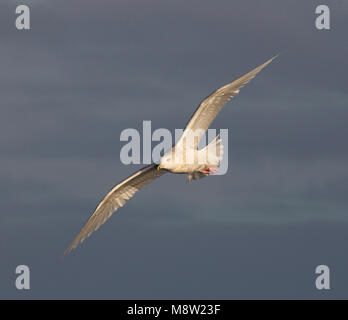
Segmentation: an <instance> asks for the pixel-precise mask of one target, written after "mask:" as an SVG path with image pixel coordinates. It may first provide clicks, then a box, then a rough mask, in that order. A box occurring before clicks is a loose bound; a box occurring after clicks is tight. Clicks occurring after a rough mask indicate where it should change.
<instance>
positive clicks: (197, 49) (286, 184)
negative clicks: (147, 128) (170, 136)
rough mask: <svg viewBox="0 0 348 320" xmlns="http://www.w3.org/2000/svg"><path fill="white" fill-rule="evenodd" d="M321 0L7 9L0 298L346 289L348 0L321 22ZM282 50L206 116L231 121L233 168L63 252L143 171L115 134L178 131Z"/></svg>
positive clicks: (3, 26) (164, 194)
mask: <svg viewBox="0 0 348 320" xmlns="http://www.w3.org/2000/svg"><path fill="white" fill-rule="evenodd" d="M17 4H27V5H29V7H30V10H31V30H25V31H18V30H17V29H16V28H15V24H14V21H15V7H16V5H17ZM318 4H319V2H318V1H302V0H301V1H300V0H286V1H276V0H272V1H271V0H263V1H254V0H234V1H230V0H228V1H227V0H226V1H222V0H218V1H203V0H199V1H198V0H197V1H183V0H175V1H160V0H153V1H148V0H127V1H106V0H102V1H92V0H88V1H87V0H73V1H71V0H69V1H66V0H59V1H58V0H56V1H52V0H51V1H43V0H31V1H29V0H22V1H9V0H5V1H1V4H0V41H1V50H0V65H1V68H0V70H1V72H0V92H1V95H0V113H1V116H0V159H1V160H0V161H1V166H0V193H1V201H0V219H1V221H0V253H1V260H0V298H16V299H17V298H20V299H33V298H44V299H52V298H68V299H70V298H108V299H114V298H117V299H132V298H140V299H141V298H143V299H146V298H147V299H151V298H158V299H171V298H172V299H174V298H181V299H186V298H190V299H195V298H197V299H199V298H206V299H214V298H224V299H230V298H259V299H265V298H278V299H279V298H348V257H347V232H348V210H347V209H348V197H347V193H348V147H347V136H348V89H347V80H346V77H347V67H348V63H347V56H348V39H347V27H348V25H347V18H348V2H347V1H331V0H330V1H326V4H328V5H329V7H330V9H331V30H329V31H328V30H324V31H323V30H322V31H320V30H317V29H316V28H315V18H316V15H315V8H316V6H317V5H318ZM277 53H281V54H280V56H279V58H277V59H276V60H275V61H274V62H272V64H271V65H269V66H268V67H267V68H266V69H264V70H263V71H262V72H261V73H260V74H259V75H258V76H257V77H256V78H255V79H254V80H252V82H251V83H250V84H248V85H247V86H246V87H245V88H243V89H242V90H241V92H240V94H239V95H238V96H237V97H236V98H234V99H233V100H232V101H231V102H229V103H228V104H227V105H226V106H225V107H224V109H223V110H222V112H221V113H220V114H219V115H218V117H217V118H216V120H215V121H214V122H213V124H212V128H216V129H219V128H226V129H228V130H229V148H228V149H229V154H228V157H229V170H228V172H227V174H226V175H223V176H216V177H208V178H206V179H203V180H200V181H193V182H192V183H190V184H188V183H187V182H186V177H184V176H181V175H178V176H175V175H166V176H164V177H162V178H161V179H159V180H157V181H155V182H154V183H153V184H152V185H151V186H149V187H147V188H145V189H144V190H142V191H141V192H139V193H137V195H136V196H135V197H134V199H132V200H131V201H129V202H128V203H127V205H126V206H125V207H123V208H122V209H120V210H119V211H117V213H115V214H114V215H113V216H112V218H111V219H110V220H109V221H108V222H107V223H106V224H105V225H103V226H102V227H101V228H100V229H99V230H98V231H97V232H95V233H94V234H93V235H92V236H91V237H90V238H89V239H88V240H87V241H85V242H84V243H83V244H82V245H81V246H80V247H78V249H77V250H76V251H74V252H73V253H72V254H70V255H69V256H67V257H66V258H65V259H61V255H62V253H63V251H64V250H65V249H66V247H67V246H68V245H69V243H70V242H71V240H72V239H73V238H74V237H75V235H76V234H77V233H78V231H79V230H80V228H81V227H82V225H83V223H84V222H85V221H86V220H87V219H88V217H89V216H90V214H91V213H92V212H93V210H94V209H95V207H96V205H97V204H98V202H99V201H100V200H101V199H102V198H103V196H104V195H105V194H106V193H107V192H108V191H109V190H110V188H112V187H113V186H114V185H115V184H116V183H118V182H119V181H120V180H122V179H123V178H125V177H127V176H128V175H129V174H131V173H132V172H134V171H136V170H137V169H139V168H140V167H141V166H136V165H128V166H125V165H123V164H122V163H121V161H120V149H121V147H122V145H123V144H124V143H123V142H122V143H121V142H120V134H121V132H122V130H124V129H126V128H136V129H141V128H142V121H143V120H151V121H152V128H153V130H155V129H157V128H168V129H170V130H171V131H172V132H174V129H175V128H183V126H184V125H185V124H186V122H187V121H188V119H189V117H190V116H191V115H192V113H193V111H194V110H195V108H196V107H197V105H198V104H199V102H200V101H201V100H202V99H203V98H204V97H206V96H207V95H208V94H209V93H211V92H212V91H213V90H215V89H217V88H219V87H220V86H222V85H224V84H226V83H228V82H231V81H232V80H234V79H235V78H237V77H238V76H240V75H241V74H243V73H246V72H248V71H249V70H250V69H252V68H254V67H256V66H258V65H260V64H261V63H263V62H264V61H266V60H267V59H268V58H270V57H272V56H274V55H275V54H277ZM19 264H25V265H28V266H29V267H30V270H31V289H30V290H28V291H18V290H17V289H16V288H15V285H14V281H15V278H16V274H15V268H16V266H17V265H19ZM319 264H325V265H328V266H329V267H330V270H331V289H330V290H328V291H319V290H317V289H316V288H315V284H314V281H315V277H316V275H315V273H314V270H315V268H316V266H317V265H319Z"/></svg>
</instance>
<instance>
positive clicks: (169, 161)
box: [157, 151, 175, 170]
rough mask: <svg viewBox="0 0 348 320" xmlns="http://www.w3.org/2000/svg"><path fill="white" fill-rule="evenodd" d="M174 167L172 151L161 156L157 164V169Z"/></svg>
mask: <svg viewBox="0 0 348 320" xmlns="http://www.w3.org/2000/svg"><path fill="white" fill-rule="evenodd" d="M174 167H175V162H174V157H173V153H172V152H171V151H169V152H167V153H166V154H165V155H164V156H163V157H162V158H161V161H160V163H159V165H158V166H157V170H160V169H165V170H171V169H173V168H174Z"/></svg>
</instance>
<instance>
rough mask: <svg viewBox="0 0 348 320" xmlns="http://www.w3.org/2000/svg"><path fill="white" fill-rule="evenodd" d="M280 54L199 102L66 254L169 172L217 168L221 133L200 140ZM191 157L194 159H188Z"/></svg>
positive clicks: (195, 175)
mask: <svg viewBox="0 0 348 320" xmlns="http://www.w3.org/2000/svg"><path fill="white" fill-rule="evenodd" d="M276 57H277V56H275V57H273V58H271V59H269V60H268V61H266V62H265V63H263V64H261V65H260V66H259V67H257V68H255V69H253V70H251V71H250V72H248V73H246V74H245V75H243V76H241V77H240V78H238V79H237V80H235V81H233V82H231V83H228V84H226V85H225V86H223V87H221V88H220V89H218V90H216V91H214V92H213V93H212V94H211V95H209V96H208V97H207V98H205V99H204V100H203V101H202V102H201V104H200V105H199V106H198V108H197V110H196V111H195V113H194V114H193V116H192V118H191V119H190V121H189V122H188V124H187V125H186V128H185V130H184V132H183V134H182V136H181V137H180V139H179V141H178V142H177V144H176V145H175V146H174V147H172V148H171V149H170V150H169V151H168V152H166V153H165V155H164V156H163V157H162V158H161V159H160V162H159V164H158V165H157V164H152V165H149V166H147V167H145V168H142V169H140V170H139V171H137V172H136V173H134V174H133V175H131V176H130V177H128V178H127V179H125V180H123V181H122V182H121V183H119V184H118V185H116V186H115V187H114V188H113V189H112V190H111V191H110V192H109V193H108V194H107V195H106V196H105V198H104V199H103V200H102V201H101V202H100V203H99V205H98V207H97V208H96V209H95V211H94V213H93V214H92V215H91V217H90V218H89V219H88V221H87V222H86V223H85V225H84V226H83V228H82V229H81V231H80V233H79V234H78V235H77V236H76V238H75V239H74V241H73V242H72V243H71V244H70V246H69V247H68V248H67V249H66V251H65V252H64V254H67V253H69V252H70V251H71V250H73V249H75V248H76V247H77V246H78V244H79V243H81V242H82V241H84V240H85V239H86V238H87V237H89V236H90V235H91V234H92V232H93V231H95V230H97V229H98V228H99V227H100V226H101V225H102V224H103V223H104V222H105V221H106V220H107V219H109V218H110V217H111V215H112V214H113V213H114V212H115V211H116V210H117V209H118V208H120V207H122V206H123V205H124V204H125V203H126V201H127V200H129V199H130V198H132V197H133V196H134V194H135V193H136V192H137V191H139V190H140V189H141V188H143V187H145V186H146V185H147V184H149V183H150V182H152V181H153V180H155V179H157V178H159V177H160V176H162V175H163V174H165V173H167V172H171V173H177V174H187V179H188V181H191V180H192V179H194V180H198V179H201V178H203V177H205V176H208V175H209V174H211V173H215V172H216V168H218V167H219V165H220V161H221V159H222V154H223V145H222V143H221V140H220V138H219V136H217V137H216V138H215V139H214V140H213V141H212V142H210V143H209V144H208V145H207V146H206V147H205V148H202V149H198V143H199V141H200V139H201V137H202V136H203V135H204V133H205V131H206V130H208V128H209V126H210V124H211V123H212V121H213V120H214V119H215V117H216V116H217V114H218V113H219V112H220V110H221V109H222V107H223V106H224V105H225V104H226V103H227V102H228V101H229V100H231V99H232V98H233V97H234V96H236V95H237V94H238V93H239V90H240V89H241V88H242V87H243V86H244V85H246V84H247V83H248V82H249V81H250V80H251V79H252V78H254V77H255V75H256V74H257V73H259V72H260V71H261V70H262V69H263V68H264V67H266V66H267V65H268V64H269V63H271V62H272V60H274V59H275V58H276ZM188 158H190V161H188Z"/></svg>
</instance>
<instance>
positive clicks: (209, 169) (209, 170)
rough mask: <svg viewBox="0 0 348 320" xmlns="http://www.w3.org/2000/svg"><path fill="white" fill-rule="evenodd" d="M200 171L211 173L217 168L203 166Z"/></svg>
mask: <svg viewBox="0 0 348 320" xmlns="http://www.w3.org/2000/svg"><path fill="white" fill-rule="evenodd" d="M201 172H202V173H205V174H212V173H216V172H217V170H216V169H215V168H209V167H208V168H205V169H203V170H202V171H201Z"/></svg>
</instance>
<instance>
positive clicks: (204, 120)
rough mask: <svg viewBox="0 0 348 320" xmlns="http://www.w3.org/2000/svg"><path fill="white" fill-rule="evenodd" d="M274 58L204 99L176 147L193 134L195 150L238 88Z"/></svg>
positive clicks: (237, 91)
mask: <svg viewBox="0 0 348 320" xmlns="http://www.w3.org/2000/svg"><path fill="white" fill-rule="evenodd" d="M276 57H277V56H275V57H273V58H271V59H269V60H268V61H266V62H265V63H263V64H262V65H260V66H259V67H257V68H255V69H254V70H251V71H250V72H248V73H247V74H245V75H244V76H242V77H240V78H239V79H237V80H235V81H233V82H231V83H229V84H226V85H225V86H223V87H221V88H220V89H218V90H216V91H214V92H213V93H212V94H211V95H210V96H208V97H207V98H205V99H204V100H203V101H202V102H201V104H200V105H199V107H198V108H197V110H196V111H195V113H194V114H193V116H192V118H191V119H190V121H189V122H188V123H187V125H186V128H185V130H184V133H183V134H182V136H181V138H180V140H179V142H178V144H177V145H179V144H180V143H182V142H183V141H184V138H185V137H188V136H189V135H190V134H191V135H192V133H194V135H195V140H194V146H193V147H194V148H197V146H198V143H199V140H200V139H201V137H202V136H203V134H204V132H205V131H206V130H207V129H208V128H209V126H210V124H211V123H212V121H213V120H214V119H215V117H216V116H217V114H218V113H219V112H220V110H221V109H222V107H223V106H224V105H225V104H226V103H227V102H228V101H229V100H231V99H232V98H233V97H234V96H236V95H237V94H238V93H239V89H240V88H242V87H243V86H244V85H246V84H247V83H248V82H249V81H250V80H251V79H252V78H254V77H255V76H256V74H257V73H259V72H260V71H261V70H262V69H263V68H264V67H266V66H267V65H268V64H269V63H271V62H272V61H273V60H274V59H275V58H276ZM186 140H188V139H186ZM192 142H193V140H192Z"/></svg>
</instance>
